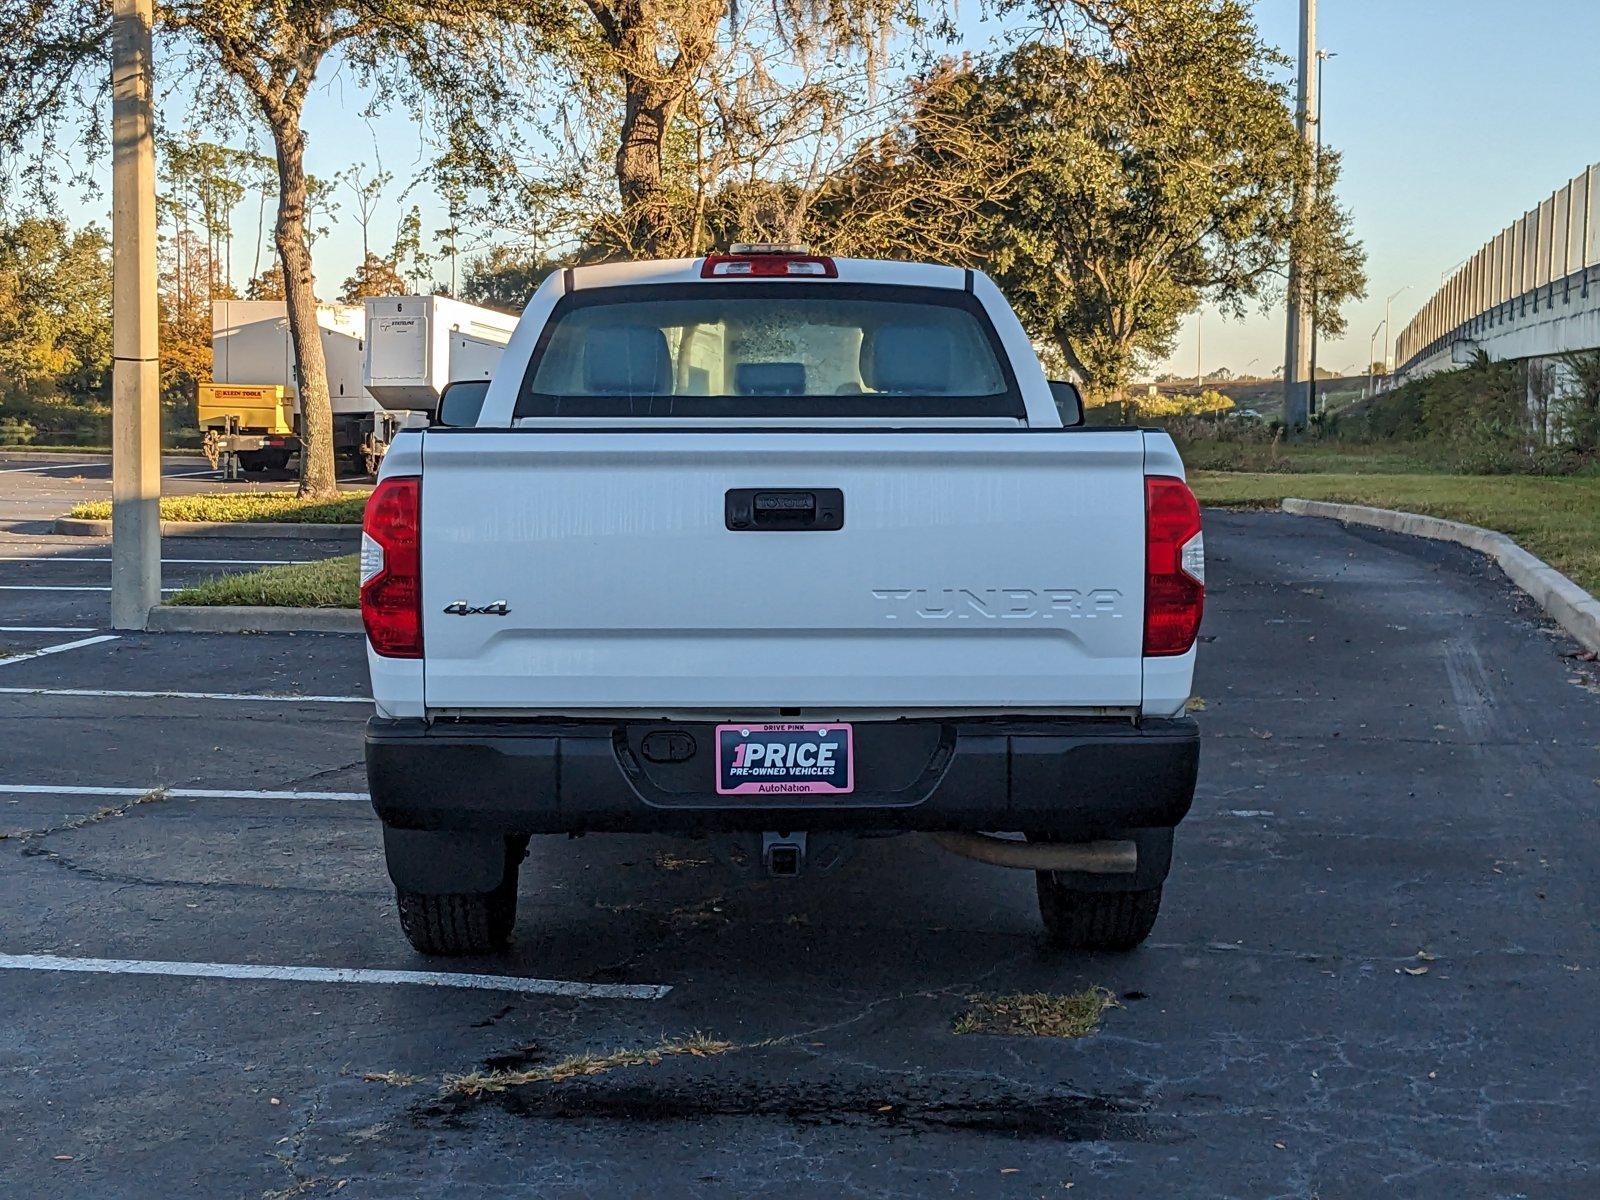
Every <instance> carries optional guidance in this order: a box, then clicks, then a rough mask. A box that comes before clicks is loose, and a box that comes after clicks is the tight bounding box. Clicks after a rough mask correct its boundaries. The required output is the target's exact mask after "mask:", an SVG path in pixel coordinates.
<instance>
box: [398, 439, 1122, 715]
mask: <svg viewBox="0 0 1600 1200" xmlns="http://www.w3.org/2000/svg"><path fill="white" fill-rule="evenodd" d="M1143 458H1144V443H1143V437H1142V435H1141V434H1140V433H1139V432H1137V431H1133V430H1107V431H1093V432H1070V431H1069V432H1063V431H1031V432H1030V431H1025V430H1018V431H1015V432H993V433H990V432H974V431H954V430H952V431H928V432H916V431H882V432H872V431H843V430H841V431H838V432H816V433H810V432H807V433H792V432H776V431H764V432H749V433H739V432H735V433H724V432H712V431H693V430H682V431H671V432H644V431H639V432H615V433H612V432H596V431H576V430H575V431H571V432H566V431H561V432H555V431H548V430H532V429H529V430H517V431H482V432H480V431H476V430H462V431H442V432H441V431H430V432H428V433H427V434H426V435H424V440H423V471H422V509H423V516H422V528H423V530H425V535H424V540H423V545H422V580H423V613H424V616H423V634H424V642H425V645H426V657H425V660H424V673H425V674H424V696H425V703H426V705H427V707H428V708H429V709H431V710H435V711H439V710H508V709H509V710H519V709H528V710H536V711H542V712H564V713H571V712H575V711H581V710H585V709H596V710H606V711H610V712H616V711H639V710H645V711H674V712H681V711H685V710H712V711H718V712H723V711H727V712H736V711H752V710H772V709H776V708H780V707H784V708H790V707H792V708H806V709H817V708H821V709H835V710H842V709H845V708H849V709H851V710H860V709H871V708H878V707H882V708H888V709H896V710H905V709H919V708H933V709H956V710H994V709H1001V710H1016V709H1024V708H1034V709H1038V708H1043V709H1050V710H1060V709H1078V708H1101V707H1136V706H1137V705H1138V704H1139V703H1140V698H1141V697H1140V689H1141V665H1142V664H1141V653H1142V650H1141V646H1142V635H1143V629H1142V625H1143V618H1142V614H1143V605H1144V525H1143V522H1144V466H1143ZM732 489H753V490H754V491H756V492H758V493H760V494H761V496H762V497H764V499H763V500H762V501H761V503H762V504H763V505H764V506H768V507H765V508H763V512H767V511H770V512H771V513H772V515H773V516H774V519H776V520H778V521H780V522H781V521H784V520H786V519H790V518H792V517H793V516H794V515H795V514H793V513H789V514H787V516H786V514H785V512H784V511H783V510H784V508H785V506H789V505H799V504H803V503H804V498H805V497H806V496H807V495H811V496H820V497H821V500H820V503H823V504H830V503H832V501H831V500H830V499H829V498H828V494H827V493H826V492H824V491H823V490H824V489H837V491H838V492H839V493H840V494H842V499H843V511H842V526H841V527H840V528H837V529H828V530H817V529H812V528H803V529H798V528H792V527H786V528H778V529H772V528H767V527H751V528H730V525H733V524H737V522H736V521H735V520H734V519H733V518H731V517H730V509H729V502H730V501H729V495H728V494H729V492H730V490H732ZM774 497H775V498H774ZM748 500H749V497H748V496H747V497H746V501H748ZM736 502H737V501H736ZM800 518H801V520H804V519H805V517H804V514H803V513H802V514H800ZM501 601H503V602H504V611H503V612H499V611H490V612H475V611H472V610H474V609H485V608H488V609H491V610H498V608H499V605H498V604H497V602H501ZM447 609H453V610H454V611H447ZM463 610H464V611H463Z"/></svg>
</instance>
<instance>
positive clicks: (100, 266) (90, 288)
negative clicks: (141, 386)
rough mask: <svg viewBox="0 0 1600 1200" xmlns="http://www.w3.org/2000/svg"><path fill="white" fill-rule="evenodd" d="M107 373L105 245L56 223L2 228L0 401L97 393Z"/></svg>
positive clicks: (94, 230) (91, 230) (91, 231)
mask: <svg viewBox="0 0 1600 1200" xmlns="http://www.w3.org/2000/svg"><path fill="white" fill-rule="evenodd" d="M110 370H111V243H110V240H109V239H108V238H107V237H106V235H105V233H104V232H103V231H102V230H101V229H99V228H98V227H97V226H94V225H90V226H87V227H85V228H83V229H79V230H76V231H73V230H71V229H69V228H68V226H67V224H66V222H65V221H63V220H61V219H59V218H56V217H25V218H23V219H22V220H19V221H16V222H15V223H4V222H0V401H14V400H18V399H22V398H25V397H26V398H49V397H52V396H57V395H60V394H74V393H84V392H90V391H96V390H98V389H100V388H101V387H103V386H104V384H105V382H106V379H107V376H108V374H109V372H110Z"/></svg>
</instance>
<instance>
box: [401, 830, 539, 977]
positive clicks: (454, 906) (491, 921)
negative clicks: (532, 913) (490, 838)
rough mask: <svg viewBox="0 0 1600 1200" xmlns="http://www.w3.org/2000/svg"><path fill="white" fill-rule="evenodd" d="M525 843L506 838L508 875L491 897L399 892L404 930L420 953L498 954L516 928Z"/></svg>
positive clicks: (455, 893) (468, 893) (487, 893)
mask: <svg viewBox="0 0 1600 1200" xmlns="http://www.w3.org/2000/svg"><path fill="white" fill-rule="evenodd" d="M526 848H527V839H526V838H507V839H506V862H505V875H504V877H503V878H502V879H501V881H500V885H499V886H498V887H496V888H495V889H494V890H493V891H488V892H413V891H408V890H406V889H405V888H398V887H397V888H396V889H395V893H394V895H395V903H396V905H397V907H398V908H399V910H400V928H401V930H402V931H403V932H404V933H405V935H406V940H407V941H408V942H410V943H411V946H412V949H414V950H416V952H417V953H418V954H428V955H451V956H456V955H465V954H494V953H497V952H498V951H501V950H504V949H505V947H506V944H507V943H508V942H509V941H510V940H511V931H512V929H513V928H514V927H515V926H516V923H517V876H518V874H519V870H518V868H519V866H520V864H521V862H522V856H523V853H524V851H525V850H526Z"/></svg>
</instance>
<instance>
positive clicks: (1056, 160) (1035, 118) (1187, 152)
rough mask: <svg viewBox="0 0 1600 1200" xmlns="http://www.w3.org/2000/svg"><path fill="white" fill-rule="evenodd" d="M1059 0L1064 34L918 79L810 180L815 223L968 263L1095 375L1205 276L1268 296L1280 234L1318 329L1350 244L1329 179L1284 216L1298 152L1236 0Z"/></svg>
mask: <svg viewBox="0 0 1600 1200" xmlns="http://www.w3.org/2000/svg"><path fill="white" fill-rule="evenodd" d="M1064 7H1066V8H1070V10H1071V11H1072V12H1074V13H1077V14H1079V16H1080V18H1081V20H1080V23H1079V25H1078V26H1077V27H1076V33H1075V36H1072V37H1069V38H1065V39H1063V40H1062V41H1059V42H1058V41H1033V42H1027V43H1023V44H1021V45H1018V46H1017V47H1015V48H1014V49H1013V50H1011V51H1010V52H1009V53H1006V54H1003V55H1000V56H999V57H996V58H993V59H989V60H984V61H981V62H979V63H977V64H968V63H961V64H957V63H953V62H945V63H944V64H942V65H941V66H940V67H939V68H938V69H936V70H934V71H933V72H931V73H929V74H927V75H926V76H924V77H922V78H921V79H919V80H917V81H915V83H914V85H913V87H912V89H911V93H910V100H909V106H908V112H907V114H906V116H905V118H904V119H903V120H902V121H900V122H899V123H897V124H896V125H895V126H894V127H892V128H891V129H889V130H888V131H887V132H886V133H884V134H883V135H882V136H880V137H879V138H877V139H875V140H874V141H873V142H872V143H870V144H869V145H868V146H867V147H865V148H864V149H863V151H862V152H861V153H860V155H859V156H858V157H857V159H856V161H855V162H854V163H853V164H852V167H851V169H850V170H849V171H847V172H844V173H843V174H842V175H841V176H840V177H839V178H838V179H836V180H835V181H834V182H833V183H832V185H831V186H830V194H828V195H826V196H824V197H823V199H822V200H821V201H820V202H819V207H818V215H819V225H820V227H821V229H822V231H823V236H824V237H825V238H826V240H827V242H828V244H829V245H830V246H832V247H833V248H834V249H836V250H839V251H841V252H847V251H849V250H853V249H861V250H866V251H872V252H876V253H879V254H881V253H883V252H884V251H886V250H888V251H891V252H893V251H899V252H902V253H906V254H910V255H925V254H927V253H929V252H930V250H931V251H932V252H933V253H935V254H937V255H939V256H941V257H943V258H945V259H946V260H947V261H950V262H954V263H958V264H962V265H969V266H976V267H982V268H983V269H984V270H986V271H988V272H989V273H990V274H991V275H993V276H995V277H996V279H997V281H998V282H999V283H1000V286H1001V288H1002V289H1003V290H1004V291H1005V292H1006V293H1007V295H1008V296H1009V297H1010V298H1011V300H1012V301H1013V303H1014V304H1016V306H1017V308H1018V310H1019V313H1020V314H1021V316H1022V318H1023V321H1024V324H1026V325H1027V327H1028V329H1029V332H1030V333H1032V334H1033V335H1034V336H1035V337H1036V338H1038V339H1040V340H1049V341H1053V342H1054V343H1056V344H1057V345H1058V346H1060V348H1061V350H1062V352H1063V354H1064V355H1065V357H1066V359H1067V361H1068V362H1069V363H1070V364H1071V366H1072V368H1073V370H1074V371H1075V372H1076V373H1077V374H1078V375H1079V377H1080V378H1081V380H1082V381H1083V383H1084V385H1085V387H1086V389H1088V390H1089V391H1090V392H1097V393H1100V394H1102V395H1105V394H1109V393H1111V392H1114V391H1116V390H1117V389H1119V388H1120V387H1121V386H1122V385H1123V384H1124V383H1125V382H1126V380H1127V379H1128V378H1129V377H1130V374H1131V372H1132V371H1133V369H1134V368H1135V367H1136V366H1137V365H1138V364H1139V363H1140V362H1141V361H1147V360H1149V359H1151V358H1158V357H1161V356H1164V355H1165V354H1167V353H1169V352H1170V348H1171V344H1172V341H1173V338H1174V335H1175V334H1176V331H1177V328H1178V323H1179V321H1180V319H1181V318H1182V316H1183V315H1184V314H1185V313H1187V312H1190V311H1192V310H1193V309H1194V308H1195V307H1196V306H1197V305H1198V304H1199V302H1200V301H1201V299H1202V298H1204V299H1205V300H1207V301H1208V302H1210V303H1212V304H1214V305H1216V306H1218V307H1220V308H1221V309H1223V310H1224V311H1225V312H1231V313H1238V312H1241V311H1242V309H1243V307H1244V305H1245V303H1246V302H1248V301H1251V300H1265V299H1266V298H1267V296H1268V295H1269V294H1270V293H1271V292H1272V290H1273V289H1274V288H1275V287H1276V286H1277V281H1278V280H1280V279H1281V277H1282V276H1283V274H1284V273H1285V271H1286V266H1287V262H1288V259H1289V255H1290V254H1291V253H1301V254H1306V255H1309V254H1312V253H1315V254H1317V255H1318V256H1319V261H1320V263H1321V274H1320V279H1321V294H1320V303H1321V305H1322V306H1323V308H1324V311H1325V313H1326V318H1327V319H1325V322H1324V325H1323V328H1324V329H1325V330H1330V331H1332V330H1333V328H1334V325H1333V324H1331V323H1329V322H1330V321H1336V320H1337V314H1338V311H1339V307H1340V305H1341V304H1342V302H1343V301H1344V300H1346V299H1348V298H1349V297H1350V296H1351V295H1352V294H1357V293H1359V292H1360V290H1361V288H1362V286H1363V282H1364V281H1363V277H1362V272H1361V262H1362V257H1363V256H1362V252H1361V250H1360V248H1359V246H1358V245H1357V244H1355V243H1354V242H1353V241H1352V240H1351V239H1350V238H1349V235H1348V229H1347V227H1346V226H1345V225H1344V224H1343V223H1342V222H1343V220H1344V218H1343V214H1342V212H1341V211H1340V210H1339V209H1338V207H1337V205H1336V203H1335V201H1334V199H1333V197H1332V189H1331V187H1330V188H1329V189H1328V191H1327V192H1326V193H1325V199H1324V202H1323V204H1322V205H1321V206H1319V209H1318V220H1319V221H1320V225H1319V226H1318V228H1316V229H1315V230H1310V229H1308V230H1306V231H1302V232H1300V233H1297V232H1296V230H1295V227H1294V221H1293V196H1294V193H1295V188H1296V185H1297V184H1299V183H1301V182H1304V181H1305V180H1306V178H1307V176H1308V173H1309V172H1310V170H1311V169H1312V164H1311V160H1310V154H1309V151H1308V150H1307V149H1306V147H1305V146H1304V144H1303V143H1302V142H1301V140H1300V139H1299V137H1298V136H1297V135H1296V132H1295V128H1294V124H1293V121H1292V119H1291V116H1290V112H1289V108H1288V98H1287V95H1286V92H1285V89H1284V87H1283V85H1282V84H1281V83H1279V82H1278V81H1277V79H1276V77H1275V75H1274V72H1275V70H1276V69H1277V68H1279V67H1280V66H1281V65H1282V63H1283V60H1282V58H1281V56H1280V55H1278V54H1277V52H1276V51H1274V50H1272V49H1270V48H1269V47H1267V46H1265V45H1264V44H1263V43H1262V42H1261V40H1260V38H1259V36H1258V34H1257V31H1256V28H1255V26H1254V23H1253V21H1252V19H1251V15H1250V11H1249V8H1248V6H1247V5H1246V4H1244V3H1243V2H1242V0H1139V2H1137V3H1134V2H1131V0H1126V2H1124V3H1120V4H1113V3H1104V4H1101V3H1098V2H1090V0H1084V2H1083V3H1078V4H1074V5H1070V6H1064ZM1324 163H1325V166H1324V177H1325V178H1327V179H1330V180H1331V178H1332V176H1333V173H1334V171H1336V168H1337V157H1336V156H1335V155H1334V154H1333V153H1332V152H1331V151H1329V152H1325V154H1324ZM1297 239H1298V240H1297ZM1313 247H1315V249H1314V250H1313Z"/></svg>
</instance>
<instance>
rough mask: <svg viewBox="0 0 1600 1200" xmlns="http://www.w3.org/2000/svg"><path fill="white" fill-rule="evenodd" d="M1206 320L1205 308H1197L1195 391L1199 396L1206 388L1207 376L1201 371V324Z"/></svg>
mask: <svg viewBox="0 0 1600 1200" xmlns="http://www.w3.org/2000/svg"><path fill="white" fill-rule="evenodd" d="M1204 320H1205V310H1204V309H1201V308H1197V309H1195V310H1194V391H1195V395H1197V396H1198V395H1199V394H1200V393H1201V392H1203V391H1205V390H1206V377H1205V375H1204V374H1202V373H1201V367H1200V353H1201V345H1202V343H1201V341H1200V326H1201V325H1202V323H1203V322H1204Z"/></svg>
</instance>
